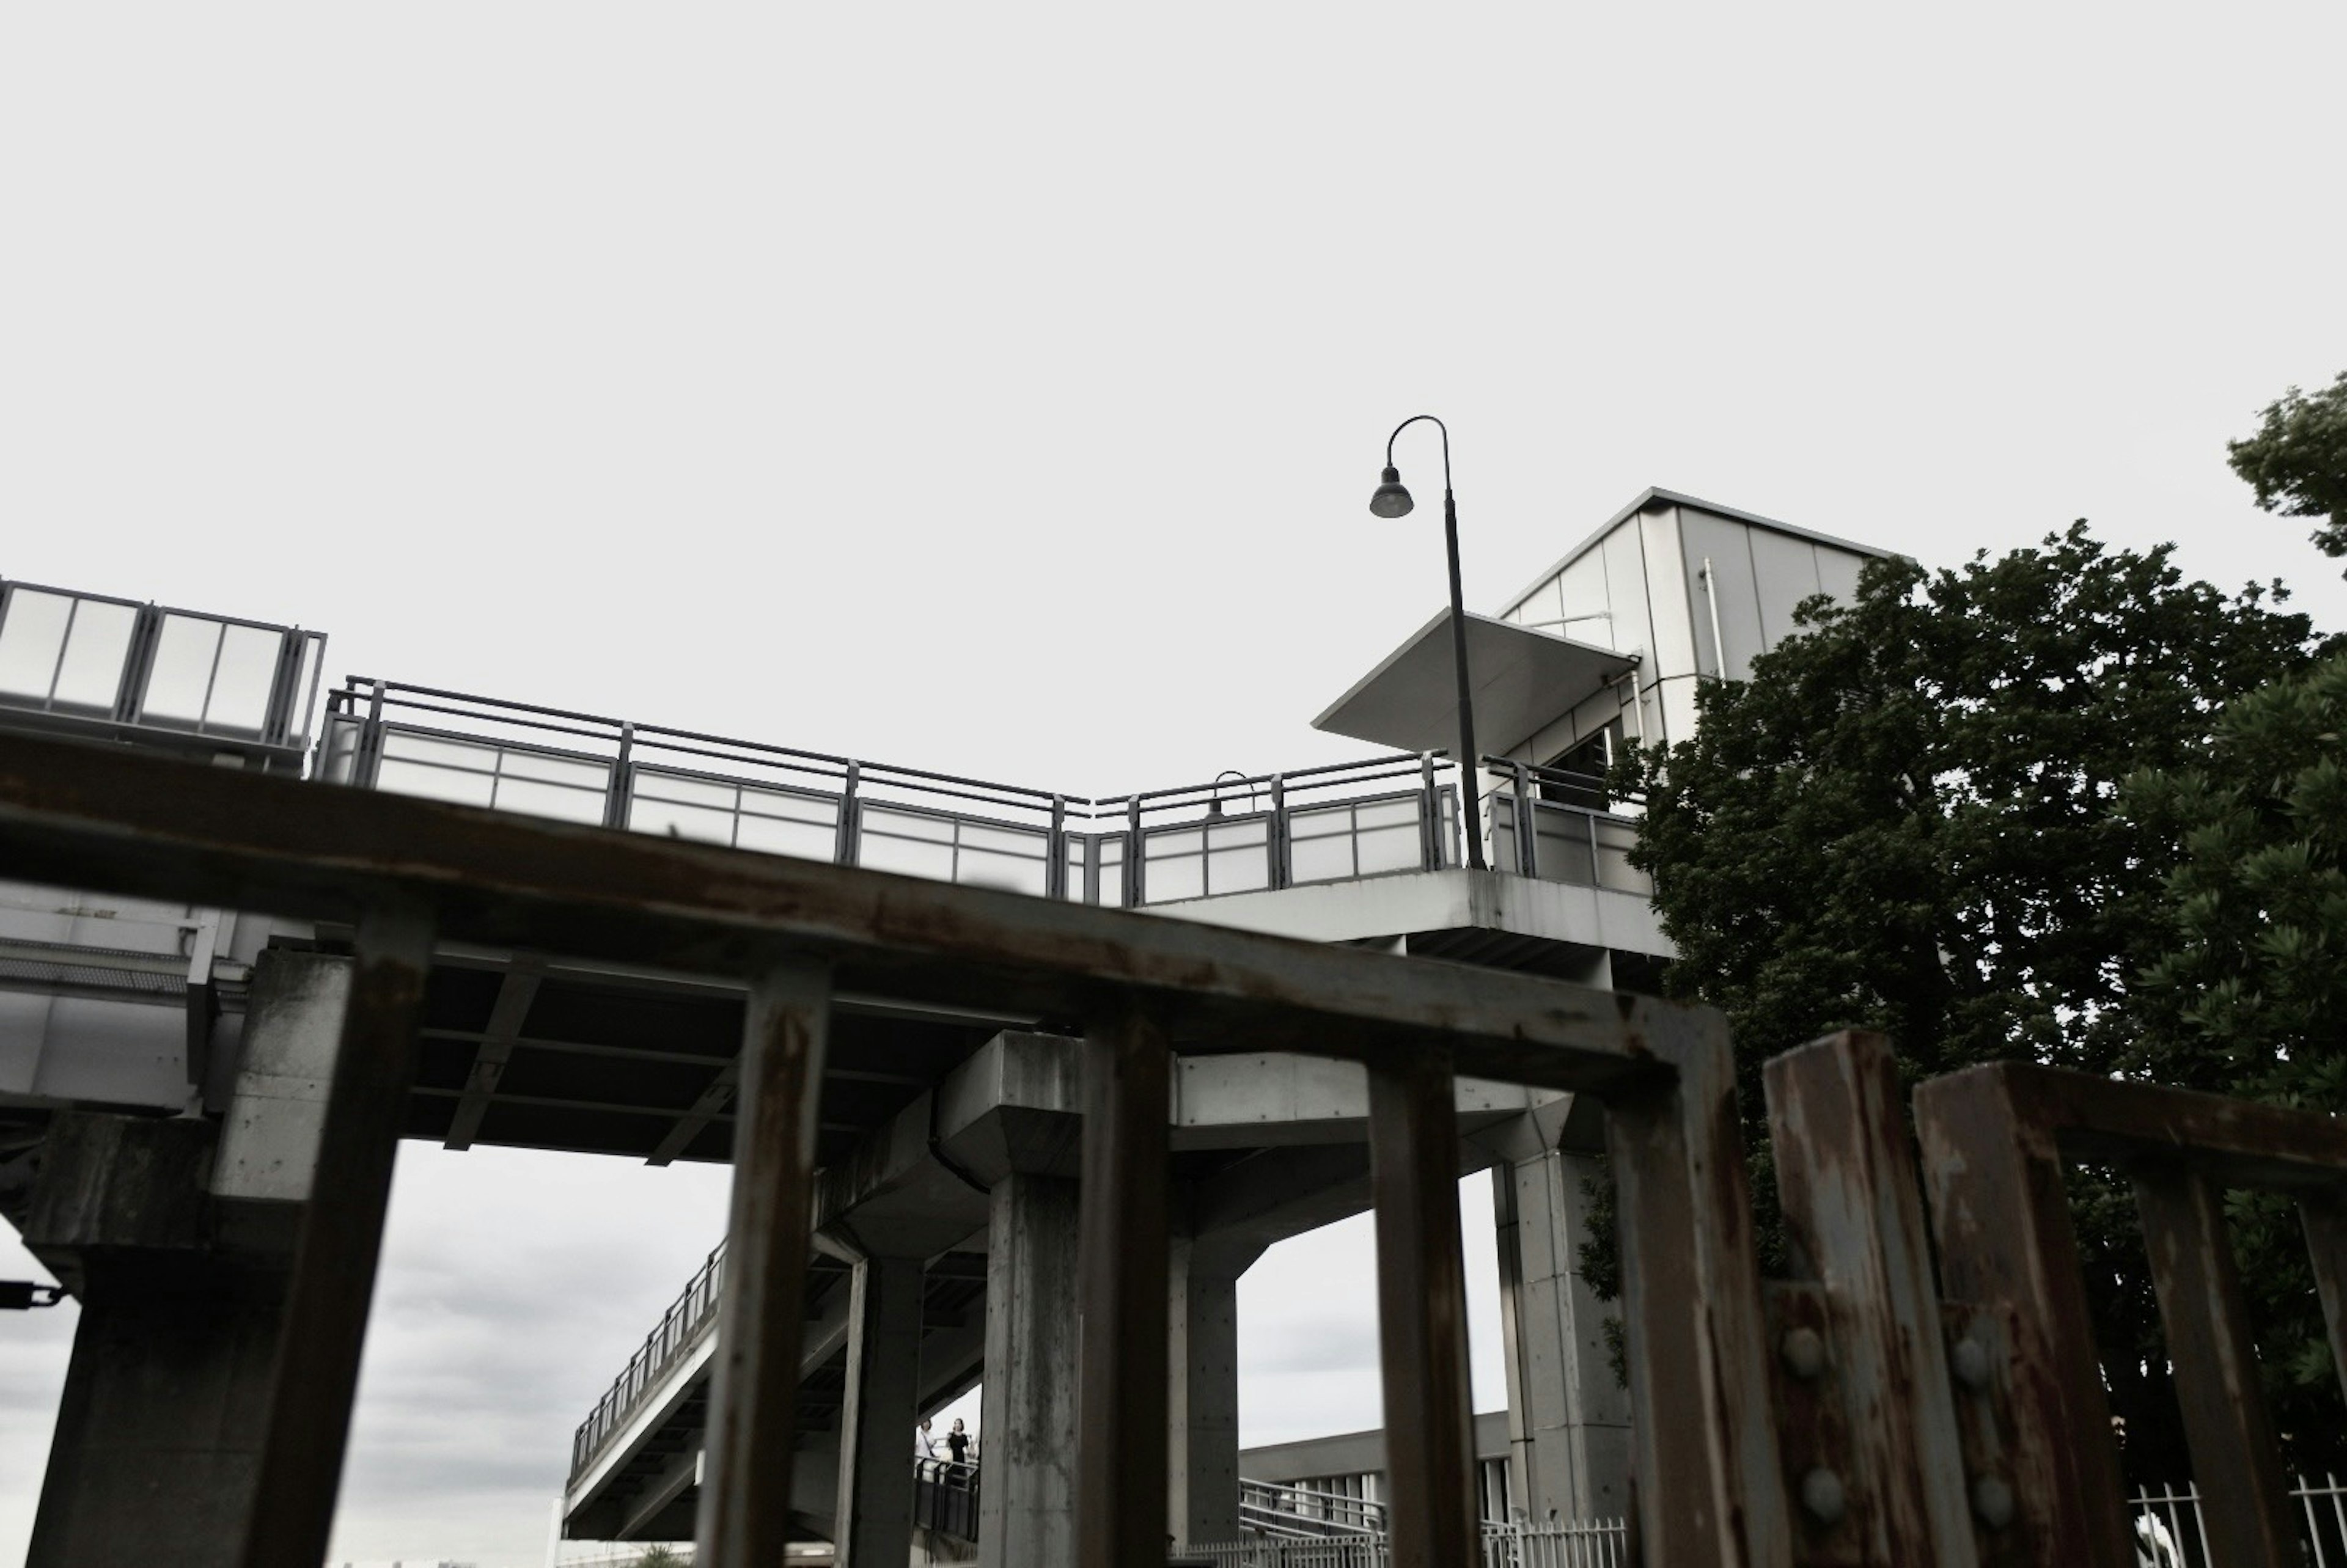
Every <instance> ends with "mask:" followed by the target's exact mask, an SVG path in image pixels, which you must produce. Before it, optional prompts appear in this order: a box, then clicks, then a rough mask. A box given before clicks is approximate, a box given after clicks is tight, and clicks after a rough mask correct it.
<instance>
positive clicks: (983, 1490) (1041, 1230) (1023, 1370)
mask: <svg viewBox="0 0 2347 1568" xmlns="http://www.w3.org/2000/svg"><path fill="white" fill-rule="evenodd" d="M989 1205H990V1212H989V1219H988V1235H987V1254H986V1392H985V1396H984V1399H983V1419H981V1421H980V1423H979V1428H980V1430H979V1440H980V1441H981V1442H982V1443H983V1444H984V1445H985V1447H984V1450H983V1451H984V1455H985V1462H984V1464H983V1465H982V1466H981V1467H980V1469H979V1478H980V1479H979V1505H978V1560H979V1563H981V1564H982V1565H983V1568H1075V1560H1076V1494H1075V1468H1076V1350H1077V1324H1076V1312H1075V1301H1076V1184H1075V1183H1074V1182H1072V1181H1070V1180H1068V1179H1066V1178H1064V1177H1060V1176H1036V1175H1028V1174H1025V1173H1019V1172H1012V1173H1010V1174H1008V1175H1005V1176H1003V1177H1002V1178H1001V1179H1000V1180H999V1181H997V1182H996V1183H995V1184H994V1187H993V1190H992V1192H991V1193H990V1194H989Z"/></svg>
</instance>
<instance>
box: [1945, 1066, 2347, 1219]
mask: <svg viewBox="0 0 2347 1568" xmlns="http://www.w3.org/2000/svg"><path fill="white" fill-rule="evenodd" d="M1966 1071H1967V1072H1981V1073H1990V1074H1993V1075H1994V1076H1996V1077H1998V1078H2001V1079H2003V1080H2004V1081H2005V1082H2006V1083H2007V1084H2008V1085H2009V1086H2010V1087H2009V1088H2008V1090H2007V1091H2006V1092H2007V1094H2008V1096H2009V1097H2010V1099H2011V1100H2012V1101H2013V1102H2014V1104H2015V1105H2016V1106H2018V1107H2021V1108H2023V1110H2024V1112H2026V1114H2027V1115H2028V1117H2029V1120H2030V1121H2031V1122H2033V1123H2034V1124H2035V1125H2036V1126H2039V1127H2042V1128H2045V1130H2046V1131H2048V1132H2052V1133H2053V1134H2054V1135H2055V1139H2056V1140H2057V1141H2058V1142H2059V1143H2060V1145H2061V1148H2062V1152H2063V1153H2065V1154H2066V1155H2067V1156H2069V1157H2070V1158H2071V1159H2074V1160H2103V1161H2110V1162H2114V1163H2127V1162H2128V1161H2131V1160H2133V1159H2135V1158H2136V1157H2137V1156H2141V1155H2150V1156H2158V1155H2163V1154H2175V1153H2185V1152H2189V1153H2190V1154H2191V1156H2192V1163H2193V1166H2194V1168H2195V1169H2197V1170H2198V1171H2200V1172H2202V1173H2205V1174H2207V1175H2209V1176H2210V1177H2213V1178H2214V1179H2215V1180H2216V1181H2217V1183H2218V1184H2219V1186H2226V1187H2258V1188H2264V1189H2268V1190H2272V1191H2280V1192H2291V1191H2301V1190H2308V1189H2312V1190H2316V1191H2324V1190H2328V1191H2337V1190H2339V1189H2340V1187H2341V1186H2342V1181H2347V1178H2342V1172H2347V1119H2342V1118H2341V1117H2337V1116H2324V1115H2319V1114H2315V1113H2313V1112H2305V1111H2292V1110H2290V1109H2288V1108H2286V1107H2283V1106H2280V1105H2263V1104H2260V1103H2259V1102H2256V1101H2253V1100H2235V1099H2233V1098H2231V1097H2230V1096H2228V1095H2223V1094H2202V1093H2198V1092H2196V1091H2192V1090H2189V1089H2170V1088H2168V1087H2167V1086H2165V1085H2164V1084H2157V1083H2131V1082H2127V1081H2123V1080H2119V1079H2113V1078H2100V1077H2096V1076H2095V1075H2093V1074H2091V1073H2085V1072H2068V1071H2063V1070H2062V1069H2060V1068H2054V1067H2038V1066H2035V1065H2034V1064H2032V1063H2028V1062H2018V1061H2006V1062H1998V1063H1996V1064H1994V1065H1993V1066H1988V1067H1975V1068H1970V1069H1967V1070H1966ZM1950 1076H1952V1077H1959V1076H1963V1074H1951V1075H1950Z"/></svg>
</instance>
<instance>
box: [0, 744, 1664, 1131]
mask: <svg viewBox="0 0 2347 1568" xmlns="http://www.w3.org/2000/svg"><path fill="white" fill-rule="evenodd" d="M0 861H5V863H6V864H8V865H9V866H11V867H12V874H14V875H17V876H24V877H26V878H27V879H29V880H36V881H46V882H55V883H58V884H60V885H68V886H82V887H89V888H93V889H97V890H102V891H109V892H116V893H122V894H128V895H145V896H152V897H169V898H174V899H179V900H182V901H190V902H195V903H200V904H205V905H210V906H217V907H227V908H245V909H253V910H261V911H266V912H270V913H275V914H282V915H287V916H292V917H302V918H313V919H329V920H346V919H349V918H352V917H354V916H355V915H356V914H357V912H358V911H359V910H360V909H362V908H364V907H370V906H372V905H374V904H378V903H382V902H384V901H386V900H411V901H415V902H416V903H419V904H421V905H422V906H423V907H426V908H429V909H430V910H432V911H433V913H434V914H435V915H436V917H437V918H438V920H439V923H440V926H441V928H442V930H443V932H444V934H445V935H446V936H447V937H449V938H451V939H452V940H456V941H460V942H466V943H473V944H480V945H486V946H488V947H493V948H528V949H531V950H535V951H541V952H559V953H563V954H566V955H569V956H572V957H575V958H598V959H606V960H610V961H614V962H624V963H630V964H633V965H639V966H654V967H662V968H682V969H700V970H705V971H712V972H718V973H735V974H738V973H741V972H743V969H744V968H746V967H747V963H748V956H749V955H752V954H754V953H755V952H756V951H759V950H761V949H763V948H766V947H769V946H771V945H773V944H774V943H775V942H777V941H780V942H783V943H785V944H787V945H789V946H791V947H793V948H798V949H800V950H804V951H809V952H817V953H821V954H824V955H826V956H828V957H830V958H832V959H833V960H834V961H835V982H836V984H837V985H838V987H839V988H840V989H852V990H856V991H858V992H864V991H874V992H879V993H884V994H888V995H892V996H895V997H897V998H898V999H901V1000H907V1001H935V1002H944V1003H950V1004H954V1005H957V1006H963V1007H982V1008H988V1009H999V1010H1004V1011H1009V1012H1011V1013H1014V1014H1018V1015H1020V1016H1026V1017H1032V1018H1038V1019H1060V1020H1070V1019H1080V1018H1081V1017H1083V1016H1085V1014H1086V1013H1087V1012H1088V1011H1089V1010H1090V1008H1091V1006H1092V998H1094V997H1096V996H1097V995H1098V994H1099V993H1100V992H1101V991H1102V989H1104V988H1131V989H1133V990H1135V991H1139V992H1143V993H1147V994H1150V995H1153V997H1155V998H1156V999H1157V1003H1156V1005H1157V1006H1158V1008H1159V1009H1160V1014H1161V1017H1162V1018H1163V1020H1164V1022H1165V1024H1166V1027H1167V1029H1168V1031H1169V1033H1170V1034H1172V1035H1173V1039H1174V1041H1175V1043H1176V1044H1177V1045H1178V1046H1179V1047H1180V1048H1181V1049H1183V1050H1188V1051H1194V1052H1201V1053H1204V1052H1215V1051H1225V1050H1248V1051H1260V1050H1287V1049H1292V1050H1305V1051H1308V1052H1311V1053H1313V1054H1316V1055H1324V1056H1325V1055H1342V1056H1347V1057H1349V1058H1351V1059H1353V1060H1357V1061H1375V1060H1378V1059H1379V1058H1381V1057H1385V1056H1389V1055H1394V1054H1403V1055H1406V1054H1408V1052H1409V1051H1410V1050H1414V1049H1415V1048H1416V1043H1417V1042H1418V1041H1419V1040H1422V1039H1424V1038H1426V1037H1427V1036H1429V1035H1430V1034H1441V1035H1448V1036H1450V1037H1451V1038H1452V1043H1453V1049H1454V1050H1455V1051H1456V1053H1457V1058H1458V1062H1457V1065H1458V1068H1459V1071H1461V1072H1462V1073H1466V1074H1469V1075H1471V1076H1474V1077H1480V1078H1490V1079H1495V1080H1498V1081H1503V1082H1512V1083H1525V1084H1532V1085H1535V1086H1538V1087H1543V1088H1557V1089H1598V1090H1602V1089H1604V1088H1605V1087H1607V1086H1609V1085H1612V1084H1615V1083H1619V1082H1622V1081H1626V1080H1631V1079H1635V1078H1638V1077H1642V1076H1645V1075H1648V1074H1650V1073H1652V1072H1653V1071H1654V1070H1655V1064H1654V1063H1653V1062H1652V1061H1648V1060H1646V1059H1645V1057H1644V1056H1643V1055H1642V1053H1641V1052H1640V1050H1638V1048H1637V1046H1636V1044H1635V1041H1634V1040H1633V1039H1632V1037H1631V1031H1630V1030H1628V1029H1627V1028H1626V1027H1625V1024H1624V1020H1623V1017H1622V1015H1621V1013H1620V1011H1619V1009H1618V1008H1617V1007H1616V1005H1615V1001H1614V998H1613V997H1612V996H1611V995H1609V994H1607V993H1604V992H1598V991H1592V990H1587V989H1582V988H1578V987H1573V986H1569V985H1566V984H1563V983H1562V982H1559V981H1554V980H1548V979H1540V978H1537V977H1533V976H1527V975H1513V974H1507V973H1503V972H1500V971H1495V970H1490V969H1480V970H1478V969H1470V968H1466V967H1464V966H1460V965H1450V964H1442V963H1436V962H1432V961H1425V960H1411V959H1407V958H1396V957H1394V956H1392V955H1389V954H1376V953H1368V952H1362V951H1358V950H1355V949H1353V948H1346V947H1341V946H1337V945H1331V944H1321V943H1314V942H1305V941H1298V940H1292V939H1289V938H1278V937H1266V936H1262V935H1259V934H1256V933H1253V932H1243V931H1235V930H1225V929H1219V928H1216V927H1208V926H1203V925H1195V924H1192V923H1190V922H1186V921H1179V920H1169V919H1165V918H1163V917H1156V916H1151V915H1146V914H1140V913H1135V912H1131V911H1124V910H1108V909H1099V908H1093V907H1087V906H1082V905H1073V904H1067V903H1062V902H1055V901H1052V900H1050V899H1043V898H1032V897H1024V896H1022V895H1019V894H1011V893H1002V892H997V891H993V890H990V889H986V888H978V887H961V886H950V885H945V884H939V883H936V882H930V881H925V880H922V879H919V878H916V877H909V876H888V875H886V874H884V873H879V872H873V871H864V870H859V869H856V868H854V867H849V866H832V865H828V864H825V863H821V862H816V861H812V860H799V859H794V858H791V857H789V856H773V855H760V854H756V853H753V852H751V851H745V850H733V849H723V848H716V847H712V846H709V845H692V844H687V843H683V842H681V841H677V840H671V839H661V838H652V837H650V836H648V835H641V834H631V833H625V832H620V831H616V830H611V829H606V828H600V827H584V826H579V825H570V824H565V823H557V822H548V821H537V820H531V819H528V818H523V817H517V816H513V815H503V814H498V813H495V812H489V811H484V810H478V809H476V808H473V807H469V806H456V805H448V804H442V803H439V802H435V801H424V800H414V799H407V798H404V797H401V796H397V795H389V794H373V793H369V792H363V791H358V790H349V789H340V788H330V787H326V786H323V785H319V784H306V783H302V782H300V781H296V780H292V779H280V778H267V777H261V776H259V775H254V774H242V773H231V772H228V771H227V770H224V769H220V768H206V767H199V766H194V765H191V764H186V763H182V762H179V761H177V760H174V759H170V758H161V757H149V756H144V755H140V754H138V753H134V752H131V751H129V750H128V749H123V748H102V747H92V746H81V745H76V744H73V743H67V742H57V741H46V740H36V739H33V738H29V737H26V736H21V735H5V736H0ZM1240 1042H1243V1043H1240Z"/></svg>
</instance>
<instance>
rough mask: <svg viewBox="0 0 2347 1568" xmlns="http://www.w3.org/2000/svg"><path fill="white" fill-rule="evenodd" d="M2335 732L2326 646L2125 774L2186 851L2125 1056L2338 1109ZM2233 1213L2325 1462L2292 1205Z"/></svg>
mask: <svg viewBox="0 0 2347 1568" xmlns="http://www.w3.org/2000/svg"><path fill="white" fill-rule="evenodd" d="M2342 736H2347V656H2339V655H2334V656H2332V657H2331V658H2328V659H2325V660H2323V661H2321V662H2320V663H2318V664H2316V665H2315V666H2314V667H2313V668H2311V670H2309V671H2306V672H2304V673H2303V674H2301V675H2300V676H2298V677H2296V678H2293V679H2288V680H2284V681H2281V682H2277V683H2275V684H2274V685H2271V686H2269V687H2266V688H2265V689H2263V690H2262V691H2259V692H2251V693H2250V694H2249V695H2247V696H2245V697H2242V698H2241V699H2239V701H2238V702H2234V703H2233V704H2232V705H2231V706H2230V707H2229V708H2228V709H2227V710H2226V712H2225V714H2224V716H2223V719H2222V721H2221V722H2220V723H2219V725H2218V727H2217V732H2216V735H2215V737H2214V740H2213V742H2212V743H2211V744H2210V746H2209V751H2208V753H2207V754H2206V755H2205V757H2203V758H2202V759H2200V761H2199V762H2198V764H2195V765H2189V766H2183V767H2178V768H2174V769H2170V770H2167V771H2158V772H2151V771H2147V772H2146V773H2144V774H2139V775H2137V777H2135V778H2132V779H2130V780H2128V781H2127V787H2126V790H2125V792H2124V795H2123V802H2124V805H2125V808H2126V809H2127V812H2128V814H2129V815H2133V816H2136V817H2138V818H2139V819H2141V820H2142V821H2144V822H2145V823H2147V824H2151V825H2157V827H2158V829H2159V830H2160V831H2162V832H2163V833H2164V834H2166V835H2169V836H2170V837H2172V839H2173V840H2174V842H2176V843H2177V844H2178V845H2181V848H2182V855H2181V858H2180V860H2179V861H2178V864H2177V865H2176V866H2175V867H2174V868H2173V869H2172V870H2171V871H2170V872H2169V873H2168V877H2167V894H2168V897H2167V898H2166V899H2165V901H2164V903H2163V906H2162V913H2163V916H2164V917H2165V919H2166V921H2167V932H2166V951H2165V952H2164V953H2162V954H2161V956H2160V957H2159V958H2157V960H2155V961H2154V962H2153V963H2152V964H2150V965H2149V966H2148V967H2147V969H2146V971H2145V972H2144V975H2143V977H2142V980H2141V983H2140V984H2139V986H2138V987H2137V997H2136V999H2135V1000H2134V1002H2133V1004H2132V1005H2131V1006H2130V1009H2129V1012H2130V1015H2131V1018H2132V1020H2133V1021H2134V1023H2135V1025H2136V1029H2137V1035H2136V1039H2135V1041H2134V1043H2133V1047H2132V1050H2130V1053H2129V1058H2128V1064H2129V1065H2130V1066H2133V1067H2136V1068H2138V1069H2140V1070H2142V1071H2145V1072H2146V1073H2147V1075H2149V1076H2151V1077H2154V1078H2157V1079H2158V1080H2160V1081H2163V1082H2168V1083H2179V1084H2184V1085H2186V1086H2188V1087H2191V1088H2196V1089H2206V1090H2212V1091H2219V1092H2222V1093H2229V1094H2244V1095H2249V1096H2251V1097H2253V1098H2256V1099H2260V1100H2266V1101H2270V1102H2274V1103H2276V1104H2282V1105H2291V1106H2296V1107H2299V1108H2301V1109H2305V1110H2312V1111H2321V1112H2330V1113H2332V1114H2334V1115H2338V1114H2347V740H2342ZM2227 1206H2228V1212H2229V1219H2230V1221H2231V1225H2232V1230H2233V1233H2234V1241H2235V1245H2236V1247H2237V1249H2238V1250H2239V1253H2240V1255H2241V1259H2242V1265H2243V1267H2242V1276H2243V1282H2244V1284H2245V1286H2246V1287H2247V1289H2248V1291H2249V1293H2250V1297H2251V1300H2252V1306H2253V1309H2254V1311H2255V1314H2256V1316H2257V1317H2258V1318H2259V1320H2260V1321H2259V1325H2258V1327H2259V1342H2260V1350H2261V1352H2262V1353H2263V1354H2262V1356H2261V1359H2260V1365H2261V1366H2262V1368H2264V1371H2265V1373H2266V1378H2267V1383H2268V1387H2269V1391H2270V1394H2271V1395H2272V1396H2273V1398H2274V1400H2275V1406H2276V1413H2277V1417H2278V1419H2279V1420H2280V1425H2281V1426H2282V1427H2283V1429H2284V1430H2288V1431H2290V1432H2291V1433H2292V1434H2293V1436H2294V1437H2295V1438H2297V1439H2298V1441H2297V1443H2296V1444H2295V1445H2294V1446H2296V1447H2297V1448H2299V1449H2300V1450H2301V1451H2302V1452H2304V1453H2305V1462H2306V1463H2308V1464H2309V1466H2310V1467H2312V1466H2313V1465H2316V1464H2320V1465H2321V1466H2322V1467H2323V1468H2328V1467H2330V1466H2332V1465H2335V1464H2337V1463H2339V1462H2341V1460H2342V1459H2347V1417H2342V1410H2341V1409H2340V1399H2339V1382H2338V1375H2337V1373H2336V1371H2335V1370H2334V1369H2333V1368H2332V1360H2331V1351H2330V1346H2329V1342H2328V1339H2327V1337H2326V1335H2325V1333H2324V1329H2323V1324H2322V1317H2321V1307H2320V1306H2319V1304H2318V1303H2317V1300H2316V1297H2315V1291H2314V1282H2313V1277H2312V1274H2311V1270H2310V1268H2309V1267H2308V1265H2307V1256H2306V1246H2305V1242H2304V1240H2303V1237H2302V1236H2301V1234H2300V1231H2299V1226H2298V1223H2297V1217H2296V1214H2295V1213H2294V1211H2293V1209H2292V1207H2291V1204H2289V1203H2288V1202H2286V1201H2284V1200H2281V1199H2279V1198H2274V1197H2270V1196H2252V1195H2250V1194H2240V1193H2236V1194H2230V1196H2229V1200H2228V1205H2227ZM2326 1435H2327V1437H2328V1439H2329V1440H2328V1442H2323V1441H2321V1439H2322V1438H2323V1437H2324V1436H2326ZM2315 1448H2320V1449H2321V1450H2322V1451H2321V1452H2320V1453H2319V1454H2317V1453H2313V1452H2308V1451H2306V1450H2311V1449H2315Z"/></svg>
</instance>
